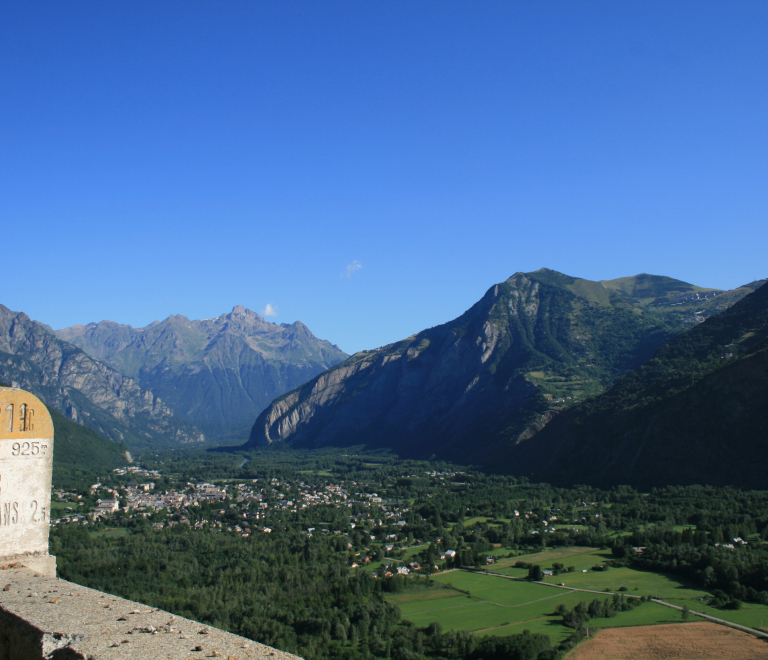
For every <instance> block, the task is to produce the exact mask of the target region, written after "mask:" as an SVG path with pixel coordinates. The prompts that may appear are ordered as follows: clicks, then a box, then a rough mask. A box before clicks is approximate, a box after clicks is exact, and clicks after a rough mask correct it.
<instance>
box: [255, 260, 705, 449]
mask: <svg viewBox="0 0 768 660" xmlns="http://www.w3.org/2000/svg"><path fill="white" fill-rule="evenodd" d="M680 285H681V286H682V285H685V286H686V287H688V286H690V285H686V284H685V283H680ZM681 328H682V325H681V322H680V321H679V320H678V319H676V318H674V319H670V318H668V317H667V315H665V314H662V313H659V312H654V311H652V310H650V309H649V306H648V304H640V303H638V302H635V301H631V300H627V299H626V296H625V295H623V294H622V293H619V292H618V291H616V290H613V289H612V288H610V287H606V286H605V285H604V284H602V283H600V282H592V281H589V280H584V279H579V278H574V277H570V276H567V275H563V274H562V273H558V272H556V271H552V270H547V269H541V270H539V271H535V272H533V273H516V274H515V275H513V276H512V277H510V278H509V279H508V280H506V281H505V282H503V283H501V284H497V285H495V286H493V287H491V288H490V289H489V290H488V291H487V293H486V294H485V296H483V298H482V299H481V300H480V301H479V302H478V303H476V304H475V305H474V306H473V307H472V308H471V309H469V310H468V311H467V312H465V313H464V314H463V315H462V316H460V317H459V318H457V319H455V320H454V321H451V322H449V323H446V324H444V325H440V326H437V327H435V328H431V329H429V330H425V331H423V332H420V333H418V334H417V335H414V336H413V337H409V338H408V339H405V340H403V341H400V342H397V343H395V344H391V345H389V346H385V347H383V348H380V349H377V350H373V351H362V352H360V353H357V354H355V355H353V356H352V357H351V358H349V359H348V360H346V361H344V362H343V363H341V364H340V365H338V366H336V367H334V368H332V369H329V370H328V371H326V372H324V373H322V374H320V375H319V376H317V377H316V378H314V379H313V380H311V381H310V382H308V383H307V384H305V385H304V386H302V387H300V388H298V389H297V390H294V391H293V392H290V393H288V394H286V395H284V396H281V397H279V398H277V399H276V400H275V401H274V402H273V403H272V404H271V405H270V406H269V408H267V409H266V410H265V411H264V412H263V413H262V414H261V415H260V416H259V417H258V419H257V420H256V423H255V424H254V426H253V429H252V431H251V437H250V440H249V442H248V443H247V446H263V445H267V444H271V443H273V442H288V443H290V444H292V445H295V446H306V447H319V446H323V445H345V444H361V443H362V444H367V445H368V446H372V447H390V448H392V449H394V450H396V451H398V452H399V453H401V454H403V455H409V456H430V455H432V454H436V455H439V456H441V457H447V458H453V459H456V460H473V461H481V460H488V461H490V460H492V456H493V455H494V453H495V452H496V451H497V447H498V446H504V445H507V444H509V443H514V442H516V441H518V440H519V439H522V438H526V437H528V436H530V435H531V434H532V433H534V432H535V430H536V429H538V428H540V427H541V426H543V425H544V424H546V422H547V421H548V420H549V419H551V417H552V416H553V415H554V414H555V413H556V412H557V411H559V410H562V409H564V408H566V407H568V406H569V405H571V404H572V403H573V402H575V401H579V400H584V399H585V398H586V397H588V396H592V395H596V394H599V393H600V392H602V391H603V390H604V389H605V388H606V387H607V386H609V385H610V384H611V383H613V382H614V381H615V380H616V379H617V378H619V377H620V376H621V375H623V374H624V373H626V372H627V371H628V370H631V369H633V368H635V367H637V366H639V365H640V364H642V363H643V362H645V361H646V360H648V359H649V358H650V357H651V356H652V355H653V354H654V352H655V351H656V350H657V349H658V348H659V347H660V346H661V345H663V344H665V343H666V342H667V341H669V340H670V339H671V338H672V337H674V336H675V335H676V334H677V333H678V332H679V331H680V329H681Z"/></svg>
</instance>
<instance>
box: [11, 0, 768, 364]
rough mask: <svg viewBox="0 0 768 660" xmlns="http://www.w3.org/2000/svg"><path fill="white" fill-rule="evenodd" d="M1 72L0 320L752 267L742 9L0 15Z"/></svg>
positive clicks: (291, 5)
mask: <svg viewBox="0 0 768 660" xmlns="http://www.w3.org/2000/svg"><path fill="white" fill-rule="evenodd" d="M0 61H1V62H2V66H0V94H1V96H0V229H2V235H3V241H2V260H1V261H0V263H2V272H3V275H2V286H1V287H0V291H1V293H0V302H1V303H2V304H5V305H6V306H8V307H10V308H11V309H13V310H17V311H24V312H26V313H28V314H29V315H30V316H32V317H33V318H36V319H38V320H41V321H44V322H46V323H49V324H50V325H52V326H54V327H56V328H60V327H64V326H68V325H72V324H75V323H87V322H89V321H99V320H102V319H111V320H114V321H118V322H122V323H130V324H132V325H134V326H142V325H145V324H147V323H149V322H151V321H153V320H155V319H163V318H165V317H167V316H168V315H170V314H176V313H178V314H184V315H186V316H188V317H190V318H207V317H212V316H217V315H218V314H220V313H223V312H225V311H229V310H230V309H231V308H232V307H233V306H234V305H236V304H242V305H245V306H246V307H249V308H251V309H254V310H256V311H259V312H263V311H264V310H265V309H266V305H267V304H270V305H271V308H272V310H275V311H276V313H277V315H276V316H270V317H269V318H270V320H273V321H276V322H292V321H294V320H296V319H300V320H301V321H303V322H304V323H306V324H307V325H308V326H309V327H310V329H311V330H312V331H313V332H315V334H317V335H318V336H320V337H322V338H325V339H329V340H331V341H333V342H334V343H337V344H339V345H340V346H341V348H343V349H344V350H346V351H348V352H353V351H356V350H359V349H363V348H374V347H376V346H380V345H383V344H386V343H389V342H392V341H395V340H398V339H400V338H402V337H405V336H408V335H410V334H412V333H414V332H417V331H419V330H422V329H423V328H425V327H429V326H433V325H437V324H439V323H442V322H444V321H447V320H449V319H451V318H454V317H456V316H457V315H459V314H460V313H462V312H463V311H464V310H465V309H467V308H468V307H469V306H470V305H471V304H473V303H474V302H475V301H476V300H477V299H479V298H480V297H481V296H482V294H483V293H484V292H485V290H486V289H487V288H488V287H490V286H491V285H492V284H494V283H495V282H498V281H502V280H504V279H506V278H507V277H508V276H509V275H511V274H512V273H514V272H516V271H528V270H535V269H537V268H540V267H542V266H546V267H548V268H553V269H556V270H559V271H562V272H565V273H568V274H571V275H575V276H580V277H586V278H589V279H607V278H614V277H620V276H624V275H633V274H636V273H640V272H648V273H655V274H664V275H670V276H672V277H677V278H680V279H683V280H686V281H689V282H693V283H695V284H700V285H703V286H711V287H720V288H732V287H735V286H738V285H740V284H742V283H745V282H748V281H752V280H754V279H757V278H763V277H766V276H768V259H766V247H768V222H767V221H766V215H767V214H766V209H768V177H767V176H766V175H767V174H768V169H767V167H766V160H767V158H768V2H765V1H764V0H761V1H759V2H731V1H729V2H702V1H701V0H696V1H693V2H683V1H675V2H668V1H666V0H665V1H662V2H624V1H622V2H616V1H615V0H610V1H608V2H589V1H586V2H573V1H572V0H564V1H559V2H558V1H556V0H547V1H546V2H539V1H532V0H525V1H514V0H505V1H504V2H475V1H471V2H469V1H468V2H451V1H447V0H439V1H436V2H429V1H426V0H419V1H418V2H412V1H411V0H408V1H393V0H387V1H379V2H356V1H355V2H353V1H350V2H330V1H323V2H311V1H309V0H306V1H302V2H292V1H290V0H280V1H279V2H255V1H251V0H249V1H248V2H234V1H231V2H195V1H191V0H184V1H183V2H169V1H163V2H155V1H152V2H136V1H130V2H103V1H101V0H100V1H98V2H89V1H86V0H78V1H77V2H35V1H30V2H18V1H16V0H14V1H12V2H9V1H3V2H0Z"/></svg>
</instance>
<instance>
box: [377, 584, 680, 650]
mask: <svg viewBox="0 0 768 660" xmlns="http://www.w3.org/2000/svg"><path fill="white" fill-rule="evenodd" d="M433 581H434V582H435V586H433V587H431V588H426V589H421V590H417V591H414V592H406V593H403V594H394V595H391V596H388V597H387V600H388V601H389V602H392V603H394V604H397V605H398V606H399V607H400V611H401V612H402V615H403V617H404V618H405V619H408V620H409V621H412V622H413V623H414V624H415V625H417V626H426V625H428V624H430V623H433V622H439V623H440V624H441V625H442V626H443V629H444V630H470V631H473V632H475V633H476V634H480V635H512V634H515V633H519V632H522V631H523V630H525V629H528V630H530V631H531V632H540V633H545V634H547V635H550V636H551V637H552V638H553V640H555V641H560V640H563V639H565V638H566V637H568V636H569V635H570V634H571V632H572V631H571V630H570V629H569V628H566V627H565V626H563V625H562V624H561V623H560V621H561V618H560V617H559V616H558V615H557V614H555V609H556V608H557V607H558V605H560V604H561V603H562V604H564V605H565V606H566V607H567V608H568V609H571V608H573V607H574V606H575V605H577V604H578V603H579V601H581V600H588V601H589V600H592V599H593V598H595V597H601V596H596V595H594V594H587V593H580V592H573V591H566V590H562V589H556V588H553V587H547V586H545V585H541V584H533V583H530V582H522V581H517V580H510V579H508V578H504V577H498V576H493V575H486V574H483V573H471V572H466V571H450V572H447V573H442V574H440V575H438V576H435V577H434V578H433ZM462 592H468V593H462ZM680 620H681V617H680V614H679V613H677V612H675V611H673V610H671V609H669V608H666V607H664V606H662V605H657V604H655V603H645V604H643V605H641V606H640V607H639V608H637V609H635V610H633V611H632V612H621V613H619V614H618V615H617V616H615V617H613V618H611V619H597V620H596V621H595V625H596V626H599V627H614V626H635V625H648V624H654V623H671V622H678V621H680Z"/></svg>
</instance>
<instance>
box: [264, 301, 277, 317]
mask: <svg viewBox="0 0 768 660" xmlns="http://www.w3.org/2000/svg"><path fill="white" fill-rule="evenodd" d="M261 315H262V316H277V307H275V306H274V305H273V304H272V303H267V306H266V307H265V308H264V310H263V311H262V312H261Z"/></svg>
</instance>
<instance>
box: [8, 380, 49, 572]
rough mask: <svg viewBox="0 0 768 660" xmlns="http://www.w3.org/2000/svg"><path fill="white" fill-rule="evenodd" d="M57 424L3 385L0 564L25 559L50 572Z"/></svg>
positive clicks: (34, 402) (34, 401) (36, 402)
mask: <svg viewBox="0 0 768 660" xmlns="http://www.w3.org/2000/svg"><path fill="white" fill-rule="evenodd" d="M52 469H53V422H52V421H51V415H50V414H49V413H48V409H47V408H46V407H45V405H44V404H43V403H42V401H40V399H38V398H37V397H36V396H34V395H32V394H30V393H29V392H25V391H24V390H20V389H17V388H13V387H0V563H5V562H6V561H7V560H9V559H13V558H21V557H23V558H24V564H25V565H26V566H29V567H30V568H35V569H36V570H39V571H41V572H44V573H47V574H53V571H55V562H54V559H53V558H52V557H49V556H48V530H49V525H50V523H49V510H50V506H51V475H52Z"/></svg>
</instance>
